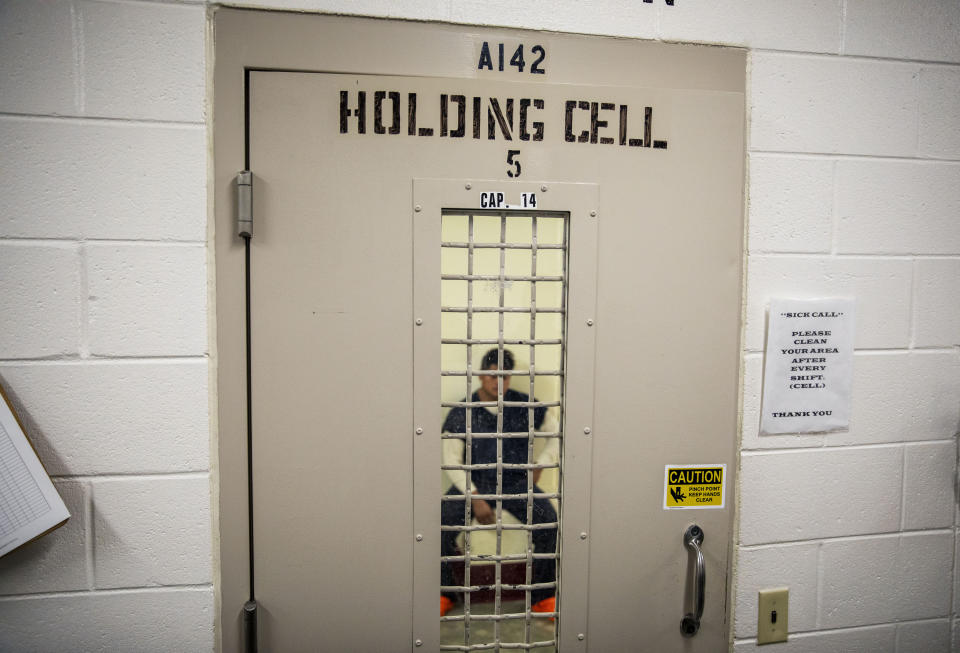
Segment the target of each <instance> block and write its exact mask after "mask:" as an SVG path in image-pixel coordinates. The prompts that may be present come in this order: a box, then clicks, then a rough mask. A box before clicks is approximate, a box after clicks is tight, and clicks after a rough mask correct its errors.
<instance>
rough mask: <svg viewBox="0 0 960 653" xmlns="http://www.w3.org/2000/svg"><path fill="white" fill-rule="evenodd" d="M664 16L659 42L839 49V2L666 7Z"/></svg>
mask: <svg viewBox="0 0 960 653" xmlns="http://www.w3.org/2000/svg"><path fill="white" fill-rule="evenodd" d="M634 11H638V10H634ZM660 15H661V19H660V38H663V39H666V40H671V41H699V42H705V43H726V44H731V45H744V46H747V47H751V48H774V49H777V50H797V51H803V52H833V53H836V52H839V51H840V15H841V14H840V2H839V1H838V0H813V1H811V2H790V0H772V1H771V0H746V1H743V0H717V1H716V2H707V3H697V2H677V3H676V4H675V5H674V6H673V7H664V8H663V9H662V10H661V12H660Z"/></svg>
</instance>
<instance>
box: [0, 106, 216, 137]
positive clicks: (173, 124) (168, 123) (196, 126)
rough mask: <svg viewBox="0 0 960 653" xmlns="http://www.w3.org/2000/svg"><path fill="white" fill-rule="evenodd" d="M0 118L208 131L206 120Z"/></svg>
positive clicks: (8, 114)
mask: <svg viewBox="0 0 960 653" xmlns="http://www.w3.org/2000/svg"><path fill="white" fill-rule="evenodd" d="M77 101H79V100H77ZM0 118H3V119H14V120H21V121H23V122H58V123H62V124H72V125H78V126H91V125H99V126H101V127H106V126H112V127H123V126H127V127H168V128H172V129H190V130H191V131H198V130H206V128H207V125H206V123H205V122H204V120H203V119H202V118H201V119H198V120H163V119H160V118H122V117H111V116H94V115H84V114H83V113H80V112H78V113H77V114H75V115H73V114H62V113H21V112H19V111H0Z"/></svg>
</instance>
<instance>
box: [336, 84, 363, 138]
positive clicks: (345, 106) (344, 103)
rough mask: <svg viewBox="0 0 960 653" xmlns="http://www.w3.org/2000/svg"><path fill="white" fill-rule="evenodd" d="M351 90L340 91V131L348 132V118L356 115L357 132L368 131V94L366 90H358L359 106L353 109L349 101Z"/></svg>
mask: <svg viewBox="0 0 960 653" xmlns="http://www.w3.org/2000/svg"><path fill="white" fill-rule="evenodd" d="M349 98H350V93H349V91H340V133H341V134H346V133H347V131H348V124H347V123H348V121H347V118H349V117H350V116H356V118H357V133H358V134H365V133H367V94H366V92H365V91H358V92H357V108H356V109H353V110H351V109H350V103H349Z"/></svg>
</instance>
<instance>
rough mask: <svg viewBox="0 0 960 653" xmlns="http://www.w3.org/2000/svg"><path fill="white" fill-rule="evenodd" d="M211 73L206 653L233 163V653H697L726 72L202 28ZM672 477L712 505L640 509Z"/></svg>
mask: <svg viewBox="0 0 960 653" xmlns="http://www.w3.org/2000/svg"><path fill="white" fill-rule="evenodd" d="M215 48H216V69H215V79H214V93H215V114H214V138H215V143H214V145H215V184H216V191H215V193H216V194H215V205H216V206H215V210H216V226H215V244H216V270H217V368H218V377H217V378H218V404H219V432H218V440H219V462H218V465H219V509H220V538H221V539H220V555H221V575H220V589H221V613H220V618H221V621H220V629H221V633H220V634H221V638H222V648H223V650H225V651H236V650H242V617H241V613H242V608H243V604H244V602H245V601H246V600H247V599H248V597H249V595H250V594H251V591H252V590H251V587H250V576H249V573H248V571H249V566H248V562H249V561H248V554H249V548H248V543H249V540H248V530H247V529H248V519H247V508H248V504H247V487H248V486H247V458H246V456H247V447H246V432H247V431H246V425H247V422H246V411H245V407H246V386H245V383H244V381H245V375H244V361H245V353H244V335H245V333H246V332H245V327H244V306H245V303H244V271H245V263H244V248H243V242H242V241H241V240H240V239H239V238H237V236H236V222H235V221H236V215H235V202H234V201H233V199H232V198H233V196H234V195H233V194H234V193H235V192H236V191H235V187H234V185H233V182H232V180H233V178H234V176H235V174H236V173H237V172H238V171H240V170H244V169H248V170H250V171H252V174H253V179H254V191H253V213H254V228H253V237H252V239H251V244H250V267H249V271H250V279H251V286H250V308H251V313H250V314H251V322H250V335H251V342H252V349H251V362H252V403H251V406H250V408H251V414H252V424H251V425H252V433H253V436H252V437H253V454H254V455H253V463H252V471H253V474H252V478H253V488H254V489H253V515H254V528H253V542H254V548H253V551H254V553H253V563H254V579H255V591H254V593H255V595H256V598H257V601H258V604H259V606H260V607H259V615H258V617H259V644H260V650H263V651H283V652H287V651H406V650H412V651H417V650H430V651H435V650H501V649H508V648H509V649H521V650H536V651H548V650H550V651H554V650H560V651H564V652H566V651H594V652H609V651H651V652H656V653H669V652H670V651H700V652H711V653H712V652H714V651H719V650H726V649H727V647H728V637H729V625H730V624H729V616H730V599H729V588H728V582H727V578H728V574H729V571H730V556H731V553H732V548H731V528H732V524H733V509H734V500H733V497H734V488H735V479H734V478H733V472H734V469H735V456H734V454H735V440H736V430H737V397H738V392H737V389H738V378H739V376H738V364H739V363H738V360H739V359H738V349H739V347H738V343H739V334H740V307H741V294H740V293H741V273H742V272H741V243H742V238H743V229H742V212H743V210H742V197H743V161H744V151H743V147H744V146H743V138H744V136H743V122H744V75H745V55H744V53H743V52H742V51H737V50H730V49H721V48H706V47H699V46H681V45H666V44H655V43H645V42H636V41H626V40H614V39H602V38H591V37H583V36H574V35H559V34H546V33H531V32H519V31H512V30H498V29H480V28H468V27H458V26H447V25H436V24H419V23H400V22H391V21H380V20H364V19H354V18H345V17H332V16H326V17H325V16H305V15H292V14H271V13H259V12H250V11H236V10H224V9H220V10H217V12H216V16H215ZM501 53H502V54H501ZM518 53H519V56H518ZM501 68H502V69H501ZM488 351H492V352H494V353H493V357H494V360H495V363H493V364H490V365H487V363H486V362H482V361H481V359H482V358H483V356H484V355H485V354H486V353H487V352H488ZM507 351H509V352H510V354H509V356H510V357H511V358H515V359H516V362H515V363H513V364H512V366H511V365H508V363H507V362H506V359H505V356H506V354H505V352H507ZM484 361H489V359H484ZM482 372H487V374H486V375H483V374H481V373H482ZM485 379H492V381H493V385H492V386H490V387H492V388H493V390H492V391H491V392H492V395H485V394H484V390H483V388H484V387H485V386H483V383H485V382H486V381H485ZM508 387H511V388H512V392H513V394H509V393H508V392H507V390H508ZM474 390H475V391H476V394H475V395H473V398H471V394H470V393H471V392H473V391H474ZM521 391H522V392H521ZM484 397H492V399H488V400H484ZM456 411H464V414H465V415H466V420H467V422H471V420H476V419H480V420H481V421H482V420H484V419H486V420H487V421H488V423H489V424H490V429H489V432H488V431H485V430H484V429H479V428H478V427H473V428H471V427H470V426H469V425H464V424H463V420H462V419H461V420H460V424H461V426H460V427H458V426H456V422H457V420H456V419H454V418H455V417H456V416H457V415H458V414H459V413H456ZM510 411H513V412H510ZM472 423H473V424H477V423H478V422H476V421H474V422H472ZM518 430H522V433H516V432H511V431H518ZM488 440H489V442H490V443H491V444H490V445H489V446H488V445H484V444H483V442H485V441H488ZM484 447H487V448H486V449H484ZM521 450H522V451H521ZM451 451H453V452H454V454H451V453H450V452H451ZM484 451H486V452H487V453H483V452H484ZM512 451H519V452H520V453H519V454H516V455H519V456H520V458H511V456H514V455H515V454H514V453H510V452H512ZM553 451H555V452H556V453H555V455H554V454H552V453H551V452H553ZM524 452H526V453H524ZM452 455H456V456H460V457H459V458H457V461H456V463H455V464H451V463H450V460H452V458H451V456H452ZM471 456H472V458H471ZM483 456H488V457H487V458H483ZM524 456H525V457H524ZM551 456H553V457H551ZM518 461H519V462H518ZM685 465H686V466H694V467H695V468H698V469H721V470H723V476H724V477H725V478H723V482H722V485H723V493H724V503H723V505H722V507H720V506H711V507H709V508H707V507H704V508H699V509H698V508H696V507H694V508H693V509H668V503H669V504H672V503H676V500H674V501H668V494H667V490H666V488H665V469H666V468H667V466H677V467H682V466H685ZM458 474H459V476H458ZM458 478H459V479H460V480H459V486H458V485H457V479H458ZM484 479H490V480H489V483H488V484H487V485H484V484H485V483H487V481H486V480H484ZM471 483H473V484H474V487H470V485H471ZM465 485H466V488H465V487H464V486H465ZM457 487H459V488H460V489H459V490H457V489H456V488H457ZM465 491H466V492H469V493H470V497H471V501H464V499H463V493H464V492H465ZM671 491H677V492H679V490H677V487H676V486H672V487H671ZM684 491H687V490H684ZM474 496H479V497H481V499H480V500H481V501H486V502H487V505H489V506H490V507H491V508H492V515H493V516H492V517H491V519H493V522H491V523H486V522H484V521H483V520H482V519H481V517H482V516H478V515H477V514H476V513H475V512H471V508H470V507H469V506H476V505H477V504H474V503H473V501H472V497H474ZM484 497H485V499H484ZM705 503H710V501H705ZM441 504H444V505H447V506H448V507H449V505H454V506H456V507H457V510H455V511H454V512H457V511H460V512H459V513H458V516H457V517H456V518H455V520H454V521H449V520H448V519H447V517H446V516H445V517H443V518H441ZM481 507H482V506H481ZM551 508H552V510H551ZM671 508H672V506H671ZM464 509H466V510H467V512H466V514H463V510H464ZM524 512H526V515H527V517H526V518H525V517H524ZM537 512H539V513H540V515H539V516H537V517H534V516H532V515H534V513H537ZM444 514H445V515H446V514H447V513H444ZM457 520H459V521H457ZM693 524H696V525H697V526H698V527H699V528H700V529H702V533H703V541H702V544H701V550H702V554H703V561H704V570H705V585H704V587H705V592H704V594H702V595H701V597H702V602H703V612H702V618H701V619H700V625H699V629H698V631H697V632H696V634H694V635H693V636H686V635H689V634H690V633H686V634H684V633H682V632H681V619H682V618H683V617H684V616H685V615H687V614H688V613H695V612H696V607H697V606H696V605H695V604H696V602H697V601H696V599H697V597H696V596H695V595H696V593H697V592H696V586H697V583H696V578H695V572H696V554H695V552H694V550H693V549H694V547H693V546H687V545H685V543H684V539H683V538H684V533H685V532H686V531H687V529H688V527H690V526H691V525H693ZM544 532H548V534H552V535H551V537H553V538H555V540H556V541H555V542H553V540H551V538H550V537H546V536H545V535H544ZM444 533H448V534H450V535H444ZM453 535H456V538H454V537H453ZM545 542H546V544H545ZM451 547H453V548H451ZM441 549H443V550H441ZM450 551H454V553H453V554H452V555H451V554H450ZM442 554H443V556H444V558H443V559H444V564H445V565H448V566H446V567H444V571H443V574H445V575H444V576H443V577H444V578H445V579H449V578H453V579H454V580H444V581H441V555H442ZM454 568H455V569H454ZM449 574H453V575H449ZM441 582H444V583H446V584H445V585H443V590H444V592H446V593H447V594H449V595H451V596H452V597H453V599H452V604H453V606H454V607H453V608H452V610H451V611H450V612H449V613H447V614H446V615H445V616H444V618H443V620H442V621H441V618H440V614H439V613H440V610H439V608H440V597H441V589H442V588H441ZM546 595H552V596H553V597H554V598H555V600H556V603H555V608H554V609H553V610H552V611H549V612H537V611H536V608H535V607H534V606H535V605H553V604H541V603H540V602H539V599H540V598H541V597H543V596H546Z"/></svg>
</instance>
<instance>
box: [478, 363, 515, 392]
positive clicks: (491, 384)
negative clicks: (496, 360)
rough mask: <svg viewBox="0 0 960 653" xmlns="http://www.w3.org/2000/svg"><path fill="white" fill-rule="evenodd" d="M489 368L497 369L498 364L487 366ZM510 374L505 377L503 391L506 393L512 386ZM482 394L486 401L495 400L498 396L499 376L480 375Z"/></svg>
mask: <svg viewBox="0 0 960 653" xmlns="http://www.w3.org/2000/svg"><path fill="white" fill-rule="evenodd" d="M486 369H488V370H495V369H497V367H496V365H493V366H491V367H488V368H486ZM510 378H511V377H509V376H505V377H503V392H504V394H506V392H507V388H509V387H510ZM480 395H481V398H482V399H483V400H484V401H494V400H495V399H496V398H497V377H496V375H494V374H481V375H480Z"/></svg>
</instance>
